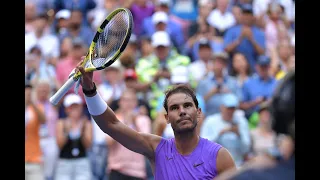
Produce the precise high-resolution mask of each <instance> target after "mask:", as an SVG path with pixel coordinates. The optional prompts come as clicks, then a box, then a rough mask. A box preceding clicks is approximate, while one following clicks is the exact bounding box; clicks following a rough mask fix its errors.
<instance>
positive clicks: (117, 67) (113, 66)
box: [105, 59, 122, 71]
mask: <svg viewBox="0 0 320 180" xmlns="http://www.w3.org/2000/svg"><path fill="white" fill-rule="evenodd" d="M121 68H122V64H121V62H120V60H119V59H117V60H115V61H114V63H112V64H111V65H110V66H108V67H107V68H106V69H105V71H108V70H118V71H120V70H121Z"/></svg>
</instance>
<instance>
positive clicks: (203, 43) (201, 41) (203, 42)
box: [199, 38, 211, 48]
mask: <svg viewBox="0 0 320 180" xmlns="http://www.w3.org/2000/svg"><path fill="white" fill-rule="evenodd" d="M203 46H206V47H210V48H211V44H210V40H209V39H207V38H201V39H199V48H200V47H203Z"/></svg>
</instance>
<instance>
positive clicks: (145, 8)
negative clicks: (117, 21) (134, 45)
mask: <svg viewBox="0 0 320 180" xmlns="http://www.w3.org/2000/svg"><path fill="white" fill-rule="evenodd" d="M123 7H125V8H128V9H130V10H131V12H132V16H133V24H134V27H135V28H134V29H133V33H134V34H135V35H137V36H138V37H140V36H141V35H142V33H143V30H142V27H143V21H144V19H145V18H147V17H150V16H152V14H153V13H154V11H155V8H154V5H153V3H152V2H150V1H148V0H127V1H125V3H124V5H123Z"/></svg>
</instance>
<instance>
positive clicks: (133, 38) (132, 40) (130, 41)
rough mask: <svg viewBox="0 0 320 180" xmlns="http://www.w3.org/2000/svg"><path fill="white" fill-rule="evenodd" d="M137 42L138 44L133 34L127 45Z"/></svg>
mask: <svg viewBox="0 0 320 180" xmlns="http://www.w3.org/2000/svg"><path fill="white" fill-rule="evenodd" d="M137 42H138V39H137V36H136V35H135V34H131V36H130V39H129V43H133V44H135V43H137Z"/></svg>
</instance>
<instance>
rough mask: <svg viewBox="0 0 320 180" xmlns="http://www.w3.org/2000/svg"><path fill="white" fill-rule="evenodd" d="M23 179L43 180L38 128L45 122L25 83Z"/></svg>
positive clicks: (30, 88)
mask: <svg viewBox="0 0 320 180" xmlns="http://www.w3.org/2000/svg"><path fill="white" fill-rule="evenodd" d="M24 92H25V133H26V134H25V160H24V161H25V179H26V180H43V179H44V171H43V168H42V155H43V154H42V151H41V147H40V135H39V130H40V126H41V124H43V123H45V122H46V118H45V116H44V114H43V111H42V110H40V109H39V108H38V107H37V106H36V105H35V104H34V102H33V101H32V98H31V93H32V86H31V84H29V83H26V84H25V88H24Z"/></svg>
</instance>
